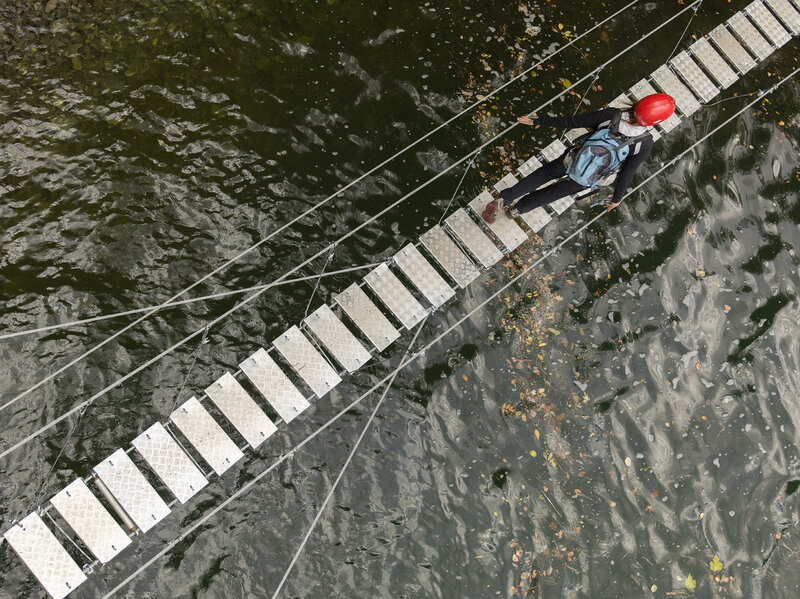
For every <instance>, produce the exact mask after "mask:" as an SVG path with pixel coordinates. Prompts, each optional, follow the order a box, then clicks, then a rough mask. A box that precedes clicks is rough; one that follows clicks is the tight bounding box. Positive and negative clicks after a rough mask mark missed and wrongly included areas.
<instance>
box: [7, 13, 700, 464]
mask: <svg viewBox="0 0 800 599" xmlns="http://www.w3.org/2000/svg"><path fill="white" fill-rule="evenodd" d="M698 2H702V0H695V1H694V2H693V3H692V4H689V5H687V6H686V7H684V8H683V9H682V10H681V11H679V12H678V13H676V14H675V15H673V16H672V17H670V18H669V19H667V20H666V21H664V22H662V23H661V24H660V25H658V26H657V27H656V28H655V29H652V30H651V31H650V32H649V33H647V34H646V35H645V36H643V37H641V38H639V39H638V40H636V41H635V42H633V43H632V44H630V45H629V46H628V47H627V48H626V49H625V50H623V51H621V52H619V53H617V54H616V55H614V57H612V58H611V59H609V60H608V61H606V62H605V63H603V64H602V65H601V66H600V67H599V69H603V68H605V67H606V66H608V65H609V64H611V63H612V62H614V61H615V60H616V59H618V58H619V57H620V56H623V55H624V54H626V53H627V52H629V51H630V50H631V49H633V48H635V47H636V46H638V45H639V44H640V43H642V42H643V41H644V40H646V39H647V38H649V37H650V36H651V35H653V34H655V33H656V32H657V31H659V30H660V29H661V28H662V27H665V26H667V25H668V24H669V23H671V22H672V21H673V20H675V19H676V18H678V17H679V16H680V15H681V14H683V13H684V12H686V11H687V10H690V9H692V8H693V7H694V5H695V4H697V3H698ZM592 75H593V72H592V73H588V74H586V75H584V76H583V77H581V78H580V79H578V81H576V82H575V83H573V84H572V85H571V86H570V87H567V88H565V89H564V90H563V91H561V92H559V93H558V94H556V95H555V96H553V97H552V98H551V99H550V100H548V101H547V102H545V103H543V104H541V105H540V106H538V107H537V108H535V109H534V110H533V111H531V113H530V114H534V113H535V112H537V111H539V110H541V109H542V108H544V107H546V106H549V105H550V104H552V103H553V102H555V101H556V100H557V99H558V98H560V97H562V96H563V95H564V94H566V93H568V92H569V91H570V90H571V89H572V88H573V87H575V86H576V85H579V84H580V83H583V81H585V80H586V79H588V78H589V77H591V76H592ZM518 125H519V123H518V122H514V123H512V124H511V125H509V126H508V127H506V128H505V129H503V131H501V132H500V133H498V134H497V135H495V136H494V137H493V138H491V139H489V140H487V141H486V142H484V143H483V144H481V145H480V146H478V148H477V149H475V150H472V151H471V152H470V153H469V154H466V155H465V156H463V157H462V158H460V159H459V160H457V161H455V162H453V163H452V164H451V165H450V166H449V167H447V168H445V169H444V170H443V171H441V172H439V173H437V174H436V175H434V176H433V177H431V178H430V179H428V180H427V181H425V182H423V183H421V184H420V185H418V186H417V187H416V188H415V189H413V190H412V191H410V192H408V193H407V194H406V195H404V196H403V197H401V198H400V199H399V200H396V201H395V202H393V203H392V204H390V205H389V206H387V207H386V208H384V209H383V210H381V211H380V212H378V213H377V214H375V215H374V216H373V217H371V218H370V219H368V220H366V221H364V222H363V223H361V224H360V225H358V226H356V227H355V228H354V229H352V230H351V231H349V232H348V233H345V234H344V235H342V236H341V237H340V238H339V239H338V240H337V241H334V242H332V243H331V244H329V245H328V246H326V247H325V248H323V249H322V250H320V251H319V252H317V253H316V254H315V255H313V256H311V257H309V258H307V259H306V260H305V261H304V262H302V263H300V264H298V265H297V266H295V267H293V268H292V269H290V270H289V271H287V272H286V273H284V274H283V275H281V276H280V277H278V278H277V279H275V281H274V282H280V281H282V280H283V279H285V278H286V277H288V276H289V275H290V274H293V273H294V272H296V271H297V270H299V269H301V268H302V267H303V266H305V265H306V264H308V263H310V262H313V261H314V260H315V259H316V258H318V257H320V256H322V255H324V254H325V253H326V252H327V251H329V250H330V248H331V247H332V246H334V245H336V244H338V243H340V242H341V241H342V240H344V239H346V238H348V237H350V236H352V235H355V234H356V233H357V232H358V231H360V230H361V229H362V228H364V227H366V226H367V225H369V224H370V223H371V222H372V221H374V220H376V219H377V218H379V217H381V216H383V214H385V213H386V212H389V211H390V210H392V209H393V208H394V207H396V206H397V205H399V204H400V203H402V202H404V201H405V200H406V199H408V198H409V197H411V196H412V195H414V194H416V193H417V192H418V191H419V190H421V189H423V188H425V187H427V186H428V185H430V184H431V183H432V182H433V181H436V180H437V179H439V178H440V177H442V176H444V175H445V174H446V173H447V172H448V171H449V170H450V169H452V168H454V167H456V166H458V165H459V164H462V163H463V162H465V161H466V160H468V159H469V158H470V157H472V155H473V154H474V153H475V152H476V151H480V150H482V149H483V148H485V147H486V146H488V145H490V144H491V143H492V142H494V140H495V139H497V138H499V137H502V136H504V135H506V134H507V133H508V132H509V131H511V130H512V129H514V128H515V127H517V126H518ZM264 291H265V290H260V291H256V292H254V293H253V294H251V295H249V296H247V297H246V298H245V299H243V300H242V301H241V302H240V303H238V304H236V305H235V306H233V307H232V308H231V309H229V310H227V311H226V312H224V313H223V314H222V315H221V316H218V317H217V318H215V319H213V320H211V321H209V323H208V324H209V326H213V325H215V324H216V323H218V322H220V321H222V320H224V319H225V318H227V317H228V316H229V315H231V314H232V313H234V312H236V311H237V310H238V309H239V308H242V307H244V306H246V305H248V304H249V303H251V302H252V301H253V300H255V299H256V298H258V297H259V296H260V295H261V294H262V293H264ZM156 309H158V308H156ZM148 314H150V313H148ZM146 317H147V315H145V316H143V317H142V319H143V318H146ZM140 320H141V319H140ZM140 320H137V321H135V322H140ZM135 322H134V323H132V324H131V325H129V327H130V326H132V325H133V324H135ZM129 327H128V328H129ZM121 330H126V329H121ZM203 330H204V329H197V330H196V331H194V332H193V333H190V334H189V335H187V336H186V337H184V338H183V339H181V340H180V341H178V342H176V343H174V344H173V345H171V346H170V347H169V348H167V349H165V350H164V351H162V352H161V353H159V354H158V355H156V356H155V357H153V358H151V359H149V360H147V361H146V362H144V363H143V364H141V365H140V366H138V367H136V368H135V369H134V370H132V371H130V372H129V373H127V374H125V375H123V376H122V377H120V378H118V379H117V380H115V381H114V382H112V383H110V384H109V385H107V386H106V387H104V388H103V389H101V390H100V391H98V392H96V393H95V394H94V395H92V396H91V397H90V398H89V399H86V400H84V401H83V402H81V403H79V404H78V405H76V406H74V407H73V408H71V409H70V410H68V411H67V412H64V413H63V414H62V415H61V416H58V417H56V418H54V419H53V420H51V421H49V422H48V423H47V424H44V425H42V426H41V427H39V428H38V429H37V430H36V431H34V432H33V433H31V434H29V435H27V436H26V437H25V438H23V439H22V440H20V441H18V442H16V443H14V444H13V445H11V446H10V447H8V448H6V449H4V450H3V451H2V452H1V453H0V459H2V458H4V457H5V456H7V455H9V454H10V453H13V452H14V451H16V450H17V449H19V448H20V447H22V446H23V445H26V444H27V443H28V442H29V441H31V440H32V439H35V438H36V437H38V436H39V435H41V434H42V433H44V432H46V431H47V430H49V429H51V428H53V427H54V426H55V425H57V424H58V423H59V422H62V421H63V420H64V419H66V418H69V417H70V416H71V415H72V414H74V413H75V412H77V411H79V410H81V409H83V408H84V407H86V406H88V405H90V404H92V403H93V402H94V401H95V400H96V399H97V398H99V397H102V396H103V395H105V394H106V393H108V392H109V391H110V390H112V389H114V388H116V387H118V386H119V385H121V384H122V383H124V382H125V381H127V380H128V379H130V378H131V377H133V376H135V375H136V374H138V373H139V372H141V371H142V370H144V369H145V368H147V367H148V366H150V365H151V364H153V363H155V362H157V361H158V360H160V359H161V358H162V357H164V356H166V355H167V354H169V353H171V352H172V351H174V350H175V349H177V348H178V347H180V346H182V345H183V344H184V343H187V342H188V341H191V340H192V339H193V338H195V337H196V336H197V335H199V334H201V333H202V332H203ZM112 338H113V335H112V337H109V338H108V339H105V340H104V341H102V342H101V343H99V344H98V345H96V346H94V347H93V348H92V349H90V350H88V351H87V352H85V353H84V354H82V355H81V356H78V357H77V358H75V359H73V360H72V361H71V362H69V363H68V364H66V365H64V366H62V367H61V368H60V369H58V370H56V371H55V372H53V373H51V374H50V375H48V376H47V377H45V378H44V379H42V380H41V381H39V382H38V383H36V384H35V385H34V386H33V387H30V388H29V389H27V390H26V391H23V392H22V393H20V394H18V395H17V396H16V397H14V398H13V399H11V400H9V401H8V402H6V404H5V405H4V406H2V407H0V409H2V408H5V407H7V406H9V405H11V404H13V403H14V402H16V401H18V400H19V399H22V398H23V397H24V396H26V395H27V394H28V393H30V392H31V391H33V390H34V389H36V388H38V387H39V386H41V385H43V384H44V383H45V382H47V381H49V380H51V379H52V378H53V377H55V376H56V375H58V374H59V373H60V372H63V371H64V370H66V369H67V368H69V367H70V366H72V365H73V364H75V363H77V362H79V361H80V360H82V359H83V358H84V357H86V356H88V355H89V354H91V353H92V352H94V351H96V350H97V349H99V348H100V347H101V346H103V345H104V344H106V343H108V342H109V341H110V340H111V339H112Z"/></svg>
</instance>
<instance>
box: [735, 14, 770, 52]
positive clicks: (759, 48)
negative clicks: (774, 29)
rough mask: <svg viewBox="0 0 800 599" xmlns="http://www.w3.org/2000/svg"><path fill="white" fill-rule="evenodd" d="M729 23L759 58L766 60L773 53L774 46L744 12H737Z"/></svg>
mask: <svg viewBox="0 0 800 599" xmlns="http://www.w3.org/2000/svg"><path fill="white" fill-rule="evenodd" d="M728 25H729V26H730V28H731V29H733V31H734V32H735V33H736V35H738V36H739V37H740V38H742V41H744V43H745V45H746V46H747V48H748V49H749V50H750V51H751V52H752V53H753V54H755V55H756V56H757V57H758V59H759V60H765V59H767V58H768V57H769V55H770V54H772V52H773V50H774V48H773V47H772V44H770V43H769V42H768V41H767V40H765V39H764V36H763V35H761V34H760V33H759V32H758V30H757V29H756V28H755V25H753V24H752V23H751V22H750V21H749V19H748V18H747V17H746V16H744V13H742V12H737V13H736V14H735V15H733V16H732V17H731V18H730V19H728Z"/></svg>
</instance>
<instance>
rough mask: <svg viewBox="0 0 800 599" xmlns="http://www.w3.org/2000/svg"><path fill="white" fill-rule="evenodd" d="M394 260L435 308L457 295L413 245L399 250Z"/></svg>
mask: <svg viewBox="0 0 800 599" xmlns="http://www.w3.org/2000/svg"><path fill="white" fill-rule="evenodd" d="M476 227H477V225H476ZM394 260H395V263H396V264H397V266H398V267H399V268H400V270H402V271H403V273H404V274H405V275H406V276H407V277H408V278H409V280H410V281H411V282H412V283H413V284H414V286H415V287H416V288H417V289H419V290H420V291H421V292H422V294H423V295H424V296H425V298H426V299H427V300H428V301H429V302H430V303H431V304H432V305H433V306H434V307H435V308H438V307H439V306H441V305H442V304H444V303H445V302H446V301H447V300H449V299H450V298H451V297H453V296H454V295H455V291H453V289H452V288H451V287H450V285H448V284H447V282H446V281H445V280H444V279H443V278H442V277H441V276H440V275H439V273H438V272H436V269H434V268H433V266H431V265H430V263H429V262H428V261H427V260H426V259H425V258H424V257H423V256H422V254H421V253H420V252H419V250H418V249H417V248H415V247H414V246H413V245H411V244H408V245H407V246H406V247H404V248H403V249H402V250H400V251H399V252H397V253H396V254H395V255H394Z"/></svg>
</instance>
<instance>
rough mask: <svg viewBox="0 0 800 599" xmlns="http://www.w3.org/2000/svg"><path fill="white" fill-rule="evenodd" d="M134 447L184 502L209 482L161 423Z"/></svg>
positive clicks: (133, 442) (152, 427) (147, 432)
mask: <svg viewBox="0 0 800 599" xmlns="http://www.w3.org/2000/svg"><path fill="white" fill-rule="evenodd" d="M131 445H133V446H134V447H135V448H136V451H138V452H139V453H140V454H141V456H142V457H143V458H144V460H145V461H146V462H147V465H148V466H150V468H152V469H153V472H155V473H156V474H157V475H158V477H159V478H160V479H161V480H162V481H163V482H164V484H165V485H167V488H168V489H169V490H170V493H172V494H173V495H174V496H175V497H176V498H177V499H178V501H180V502H181V503H186V502H187V501H189V500H190V499H191V498H192V497H194V495H195V494H196V493H197V492H198V491H199V490H200V489H202V488H203V487H205V486H206V485H207V484H208V479H206V477H205V476H203V473H202V472H200V469H199V468H198V467H197V466H195V464H194V462H192V459H191V458H190V457H189V456H188V455H186V452H185V451H183V449H181V447H180V446H179V445H178V443H177V442H176V441H175V439H173V438H172V435H170V434H169V432H167V429H165V428H164V425H162V424H161V423H160V422H156V423H155V424H154V425H153V426H151V427H150V428H148V429H147V430H146V431H144V432H143V433H142V434H141V435H139V436H138V437H136V438H135V439H134V440H133V441H132V442H131Z"/></svg>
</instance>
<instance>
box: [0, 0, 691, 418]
mask: <svg viewBox="0 0 800 599" xmlns="http://www.w3.org/2000/svg"><path fill="white" fill-rule="evenodd" d="M638 2H640V0H633V1H632V2H630V3H629V4H627V5H626V6H625V7H624V8H622V9H620V10H618V11H617V12H615V13H614V14H612V15H611V16H609V17H607V18H606V19H604V20H603V21H601V22H600V23H598V24H597V25H595V26H594V27H592V28H591V29H588V30H586V31H585V32H583V33H582V34H581V35H579V36H578V37H576V38H575V39H574V40H572V41H571V42H569V43H568V44H566V45H564V46H561V47H560V48H558V49H557V50H555V51H554V52H552V53H551V54H548V55H547V56H545V57H543V58H542V59H541V60H539V62H537V63H536V64H535V65H533V66H531V67H529V68H528V69H526V70H525V71H523V72H522V73H520V74H519V75H517V76H516V77H514V78H512V79H511V80H509V81H507V82H506V83H505V84H503V85H502V86H500V87H498V88H497V89H495V90H493V91H492V92H490V93H489V94H487V95H486V96H484V97H483V98H482V99H481V100H478V101H477V102H475V103H473V104H471V105H470V106H468V107H467V108H465V109H464V110H462V111H461V112H460V113H458V114H456V115H455V116H453V117H451V118H450V119H448V120H447V121H445V122H444V123H442V124H440V125H439V126H438V127H436V128H434V129H432V130H431V131H429V132H428V133H426V134H425V135H423V136H422V137H420V138H418V139H417V140H416V141H414V142H412V143H410V144H408V145H407V146H405V147H404V148H401V149H400V150H398V151H397V152H396V153H395V154H393V155H392V156H390V157H389V158H387V159H386V160H384V161H383V162H381V163H380V164H378V165H377V166H375V167H373V168H371V169H370V170H368V171H367V172H365V173H363V174H361V175H359V176H358V177H357V178H355V179H353V180H352V181H350V182H349V183H347V184H346V185H345V186H343V187H341V188H340V189H339V190H337V191H336V192H334V193H333V194H331V195H329V196H328V197H326V198H325V199H324V200H321V201H320V202H318V203H316V204H315V205H313V206H311V207H310V208H309V209H307V210H306V211H305V212H303V213H301V214H300V215H299V216H296V217H295V218H293V219H292V220H290V221H289V222H287V223H285V224H283V225H281V226H280V227H278V228H277V229H276V230H274V231H272V232H271V233H269V234H268V235H267V236H265V237H263V238H261V239H260V240H259V241H257V242H256V243H255V244H253V245H251V246H250V247H248V248H246V249H244V250H242V251H241V252H239V253H238V254H236V255H235V256H234V257H233V258H230V259H229V260H228V261H227V262H225V263H224V264H222V265H220V266H218V267H217V268H215V269H214V270H212V271H211V272H209V273H207V274H205V275H203V276H202V277H201V278H199V279H198V280H196V281H195V282H194V283H192V284H191V285H189V286H188V287H185V288H184V289H182V290H181V291H179V292H178V293H176V294H175V295H173V296H172V297H170V298H169V299H167V300H165V301H164V302H162V303H161V304H159V305H157V306H155V307H154V308H153V309H152V310H150V311H148V312H147V313H146V314H145V315H144V316H141V317H139V318H138V319H136V320H135V321H133V322H131V323H130V324H127V325H126V326H124V327H123V328H121V329H119V330H118V331H116V332H115V333H113V334H112V335H111V336H110V337H108V338H106V339H104V340H103V341H102V342H101V343H99V344H98V345H96V346H94V347H93V348H92V349H91V350H89V351H87V352H85V353H84V354H82V355H81V356H79V357H78V358H76V359H75V360H72V361H71V362H69V363H67V364H66V365H64V366H63V367H61V368H59V369H58V370H56V371H54V372H52V373H50V374H49V375H48V376H47V377H45V378H44V379H42V380H41V381H39V382H38V383H36V384H35V385H34V386H33V387H31V388H29V389H27V390H26V391H24V392H22V393H21V394H19V395H17V396H16V397H14V398H13V399H11V400H9V401H8V402H6V403H5V404H4V405H2V406H0V410H2V409H5V408H7V407H8V406H9V405H11V404H13V403H15V402H16V401H17V400H19V399H21V398H22V397H24V396H25V395H27V394H28V393H30V392H31V391H33V390H35V389H37V388H39V387H40V386H41V385H43V384H45V383H46V382H47V381H49V380H51V379H53V378H54V377H56V376H58V375H59V374H61V373H62V372H64V370H66V369H67V368H70V367H71V366H73V365H74V364H76V363H77V362H79V361H81V360H82V359H83V358H85V357H86V356H88V355H89V354H91V353H93V352H94V351H96V350H97V349H99V348H100V347H102V346H103V345H105V344H106V343H109V342H110V341H112V340H113V339H116V338H117V337H118V336H120V335H122V334H123V333H125V332H126V331H128V330H130V329H131V328H133V327H134V326H136V325H137V324H139V323H140V322H142V321H144V320H146V319H147V318H149V317H150V316H152V315H153V314H155V313H156V312H158V311H159V310H160V309H161V308H163V307H164V306H166V305H167V304H170V303H171V302H173V301H175V300H176V299H178V298H179V297H181V296H182V295H184V294H185V293H187V292H188V291H190V290H192V289H194V288H195V287H196V286H198V285H200V284H201V283H203V282H204V281H206V280H207V279H209V278H211V277H212V276H214V275H215V274H217V273H219V272H221V271H222V270H225V269H226V268H228V266H230V265H231V264H233V263H234V262H236V261H238V260H239V259H240V258H241V257H242V256H245V255H246V254H248V253H250V252H252V251H253V250H254V249H256V248H258V247H260V246H261V245H262V244H264V243H266V242H267V241H269V240H270V239H272V238H273V237H275V236H276V235H278V234H279V233H281V232H283V231H285V230H286V229H288V228H290V227H291V226H293V225H294V224H295V223H297V222H298V221H300V220H301V219H303V218H305V217H306V216H308V215H309V214H311V213H312V212H315V211H316V210H318V209H319V208H321V207H322V206H324V205H325V204H326V203H328V202H329V201H330V200H332V199H333V198H335V197H337V196H339V195H340V194H342V193H343V192H344V191H346V190H347V189H349V188H350V187H352V186H353V185H355V184H357V183H359V182H361V181H362V180H364V179H365V178H366V177H368V176H369V175H371V174H373V173H374V172H376V171H378V170H379V169H381V168H383V167H384V166H386V165H387V164H389V163H390V162H391V161H392V160H394V159H395V158H397V157H398V156H401V155H402V154H404V153H405V152H407V151H408V150H410V149H411V148H413V147H415V146H416V145H417V144H419V143H421V142H422V141H424V140H426V139H428V138H429V137H430V136H431V135H433V134H434V133H436V132H437V131H439V130H440V129H442V128H443V127H445V126H447V125H449V124H450V123H452V122H453V121H454V120H455V119H457V118H460V117H461V116H463V115H464V114H466V113H467V112H469V111H470V110H472V109H473V108H475V107H476V106H479V105H481V104H483V103H484V102H485V101H486V100H488V99H489V98H491V97H493V96H494V95H495V94H497V93H498V92H499V91H501V90H502V89H504V88H505V87H507V86H508V85H510V84H511V83H513V82H515V81H517V80H518V79H519V78H520V77H523V76H524V75H526V74H527V73H529V72H531V71H532V70H533V69H535V68H538V67H539V66H541V65H542V64H544V63H545V62H546V61H548V60H550V59H551V58H553V57H554V56H556V55H557V54H558V53H560V52H561V51H562V50H565V49H567V48H568V47H570V46H572V44H574V43H575V42H577V41H578V40H579V39H581V38H582V37H584V36H585V35H587V34H589V33H590V32H592V31H594V30H595V29H597V28H598V27H600V26H601V25H603V24H605V23H607V22H608V21H609V20H611V19H613V18H614V17H616V16H617V15H619V14H621V13H622V12H624V11H626V10H628V8H630V7H631V6H633V5H634V4H636V3H638ZM682 12H683V11H681V13H682ZM679 14H680V13H679ZM568 89H570V88H568ZM454 166H456V165H451V166H450V167H447V168H446V169H445V170H443V171H442V172H440V173H439V175H443V174H444V173H447V172H448V171H449V170H450V169H451V168H453V167H454ZM436 178H438V176H437V177H435V178H433V179H431V180H429V183H431V182H433V181H434V180H435V179H436ZM326 251H327V250H326ZM322 253H324V251H323V252H322ZM316 257H317V256H314V258H316ZM310 261H311V260H309V262H310ZM307 263H308V262H306V263H304V264H307Z"/></svg>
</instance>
